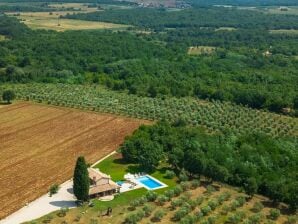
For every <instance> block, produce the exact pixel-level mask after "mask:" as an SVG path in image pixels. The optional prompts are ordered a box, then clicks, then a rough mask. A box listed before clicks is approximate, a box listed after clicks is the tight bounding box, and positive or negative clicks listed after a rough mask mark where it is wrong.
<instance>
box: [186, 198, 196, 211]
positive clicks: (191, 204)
mask: <svg viewBox="0 0 298 224" xmlns="http://www.w3.org/2000/svg"><path fill="white" fill-rule="evenodd" d="M188 204H189V205H190V208H191V210H194V209H195V208H196V207H197V205H198V204H197V201H196V200H189V201H188Z"/></svg>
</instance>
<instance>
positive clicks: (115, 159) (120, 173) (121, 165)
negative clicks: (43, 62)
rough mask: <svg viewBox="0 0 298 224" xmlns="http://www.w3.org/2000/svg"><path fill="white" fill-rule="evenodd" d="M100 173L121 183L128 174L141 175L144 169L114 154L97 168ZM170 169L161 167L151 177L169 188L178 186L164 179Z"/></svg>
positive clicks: (172, 181)
mask: <svg viewBox="0 0 298 224" xmlns="http://www.w3.org/2000/svg"><path fill="white" fill-rule="evenodd" d="M95 168H99V170H100V171H102V172H103V173H106V174H108V175H111V177H112V180H114V181H119V180H123V179H124V175H125V174H126V173H140V172H143V170H142V169H140V167H139V166H138V165H137V164H132V163H126V162H125V161H124V160H123V159H122V158H121V154H118V153H117V154H114V155H112V156H110V157H108V158H107V159H105V160H103V161H102V162H100V163H99V164H97V165H96V166H95ZM167 169H169V168H168V167H167V166H166V165H162V166H160V167H159V168H158V169H156V171H155V172H153V173H150V175H151V176H153V177H155V178H156V179H158V180H160V181H161V182H163V183H165V184H167V185H168V186H169V187H173V186H175V185H176V181H175V180H173V179H167V178H165V177H164V174H165V172H166V170H167Z"/></svg>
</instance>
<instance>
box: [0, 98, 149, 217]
mask: <svg viewBox="0 0 298 224" xmlns="http://www.w3.org/2000/svg"><path fill="white" fill-rule="evenodd" d="M142 123H147V122H146V121H140V120H135V119H129V118H123V117H116V116H112V115H105V114H104V115H102V114H96V113H89V112H81V111H77V110H71V109H64V108H56V107H48V106H43V105H36V104H30V103H18V104H14V105H10V106H4V107H1V108H0V189H1V190H0V219H1V218H4V217H5V216H7V215H8V214H10V213H12V212H13V211H16V210H17V209H19V208H21V207H23V206H24V205H25V204H26V202H30V201H32V200H34V199H36V198H37V197H39V196H40V195H42V194H44V193H46V192H47V191H48V189H49V187H50V185H52V184H54V183H62V182H64V181H66V180H67V179H69V178H71V176H72V173H73V169H74V165H75V162H76V159H77V157H78V156H80V155H83V156H85V158H86V159H87V161H88V162H89V163H94V162H95V161H97V160H99V159H100V158H102V157H104V156H105V155H107V154H109V153H110V152H112V151H114V150H115V149H117V147H118V146H119V144H121V143H122V141H123V140H124V137H125V136H126V135H129V134H131V133H132V132H133V131H134V130H135V129H136V128H138V126H139V125H140V124H142Z"/></svg>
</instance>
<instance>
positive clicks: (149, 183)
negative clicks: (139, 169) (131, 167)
mask: <svg viewBox="0 0 298 224" xmlns="http://www.w3.org/2000/svg"><path fill="white" fill-rule="evenodd" d="M137 180H138V181H139V182H140V183H142V184H143V185H145V186H146V187H148V188H149V189H155V188H158V187H161V186H163V185H162V184H161V183H158V182H156V181H155V180H153V179H151V178H150V177H149V176H144V177H139V178H137Z"/></svg>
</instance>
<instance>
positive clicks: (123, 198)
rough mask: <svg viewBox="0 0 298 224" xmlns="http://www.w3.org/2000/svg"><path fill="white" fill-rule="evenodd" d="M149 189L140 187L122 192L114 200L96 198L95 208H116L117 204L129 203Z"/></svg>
mask: <svg viewBox="0 0 298 224" xmlns="http://www.w3.org/2000/svg"><path fill="white" fill-rule="evenodd" d="M146 192H147V189H145V188H140V189H136V190H132V191H127V192H125V193H121V194H120V195H118V196H115V198H114V199H113V200H112V201H99V200H94V201H93V203H94V208H95V209H106V208H108V207H112V208H115V207H117V206H123V205H128V204H129V202H131V201H133V200H135V199H136V198H139V197H141V196H143V195H144V194H146Z"/></svg>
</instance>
